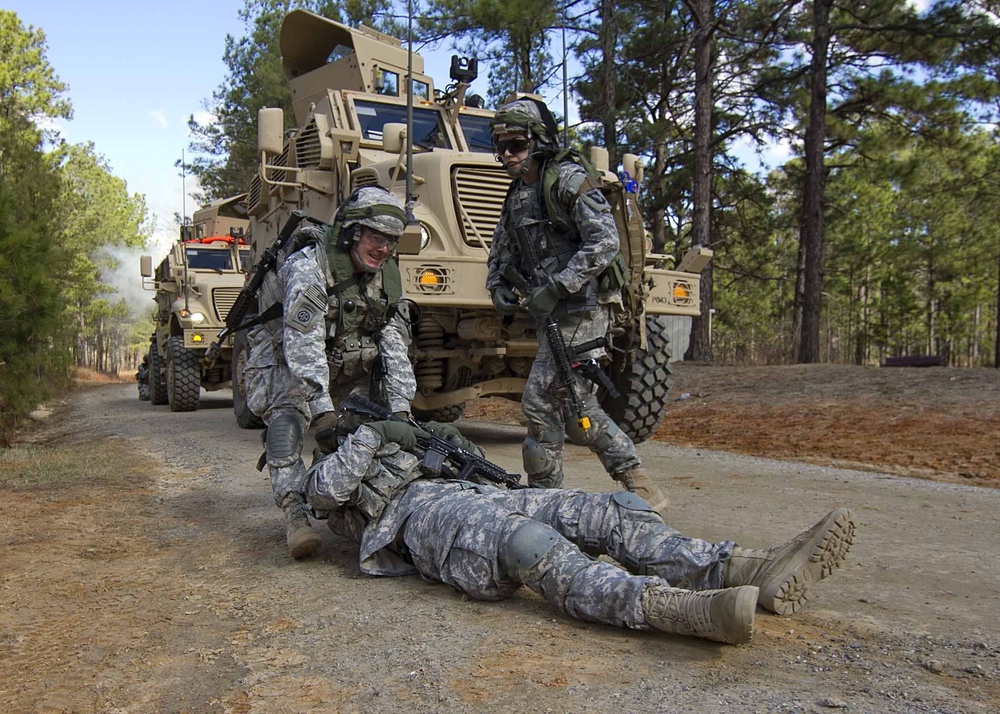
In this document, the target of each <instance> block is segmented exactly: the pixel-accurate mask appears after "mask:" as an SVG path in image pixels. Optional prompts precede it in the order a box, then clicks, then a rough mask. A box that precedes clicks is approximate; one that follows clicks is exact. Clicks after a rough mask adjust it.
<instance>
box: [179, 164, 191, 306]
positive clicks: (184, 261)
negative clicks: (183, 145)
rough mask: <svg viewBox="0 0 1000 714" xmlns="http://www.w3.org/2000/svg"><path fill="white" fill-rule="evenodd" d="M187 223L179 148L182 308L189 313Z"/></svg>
mask: <svg viewBox="0 0 1000 714" xmlns="http://www.w3.org/2000/svg"><path fill="white" fill-rule="evenodd" d="M185 225H187V167H186V166H185V165H184V149H181V229H180V236H179V237H180V241H181V263H182V264H183V265H184V310H185V311H186V312H187V313H188V314H189V315H190V314H191V305H190V304H189V303H188V258H187V249H186V248H185V247H184V226H185Z"/></svg>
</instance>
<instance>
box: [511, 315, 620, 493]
mask: <svg viewBox="0 0 1000 714" xmlns="http://www.w3.org/2000/svg"><path fill="white" fill-rule="evenodd" d="M609 321H610V308H609V307H608V306H607V305H598V306H597V309H596V310H595V311H594V312H592V313H589V314H576V315H570V316H568V317H565V318H563V319H561V320H560V321H559V328H560V331H561V332H562V334H563V338H564V339H565V341H566V344H567V345H574V344H581V343H583V342H586V341H587V340H591V339H594V338H595V337H603V336H604V335H606V334H607V331H608V324H609ZM595 354H600V352H599V351H598V352H596V353H595ZM573 379H574V381H575V389H576V394H577V395H578V396H579V398H580V399H581V401H582V402H583V406H584V409H583V413H584V415H585V416H587V417H589V418H590V423H591V426H590V430H589V431H588V433H587V439H586V445H587V447H588V448H589V449H590V450H591V451H593V452H594V453H595V454H597V457H598V458H599V459H600V460H601V463H602V464H603V465H604V468H605V470H606V471H607V472H608V473H609V474H610V475H611V476H612V478H614V477H616V476H618V475H619V474H621V473H622V472H623V471H626V470H628V469H630V468H632V467H634V466H638V465H639V463H640V462H639V456H638V455H637V454H636V450H635V444H633V443H632V440H631V439H630V438H629V437H628V436H627V435H626V434H625V433H624V432H623V431H620V430H619V429H618V426H617V425H616V424H615V423H614V421H613V420H612V419H611V417H609V416H608V415H607V414H606V413H605V412H604V410H603V409H601V407H600V405H599V404H598V403H597V398H596V397H595V396H594V395H595V392H596V391H597V388H596V385H594V383H593V382H591V381H590V380H588V379H586V378H584V377H582V376H580V375H579V373H578V372H576V371H574V372H573ZM558 382H559V378H558V372H557V371H556V366H555V363H554V361H553V358H552V351H551V350H550V349H549V344H548V341H547V340H546V339H545V338H544V337H542V336H540V337H539V343H538V355H537V356H536V357H535V363H534V365H533V366H532V368H531V374H529V375H528V383H527V384H526V385H525V388H524V395H523V396H522V397H521V408H522V410H523V411H524V416H525V418H526V419H527V420H528V438H527V439H526V440H525V448H524V451H525V455H524V469H525V471H526V472H527V474H528V483H529V484H530V485H532V486H541V487H543V488H561V487H562V482H563V442H564V441H565V438H566V416H565V414H564V413H563V409H564V406H565V403H566V395H565V393H564V392H563V391H562V390H560V389H559V388H558V387H557V384H558ZM570 417H571V418H576V417H575V415H570Z"/></svg>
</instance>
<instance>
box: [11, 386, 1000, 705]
mask: <svg viewBox="0 0 1000 714" xmlns="http://www.w3.org/2000/svg"><path fill="white" fill-rule="evenodd" d="M135 394H136V392H135V387H134V385H109V386H104V387H100V388H95V389H89V390H85V391H83V392H81V393H80V394H78V395H76V396H75V397H73V398H72V400H71V402H70V404H69V405H68V407H67V409H66V410H65V411H59V412H57V414H56V415H55V416H54V417H52V418H51V419H50V420H49V423H48V425H47V426H46V427H45V428H44V429H43V430H41V431H40V432H38V433H36V434H34V435H33V436H32V440H33V441H34V442H35V444H36V446H34V447H32V446H31V444H25V445H22V446H21V447H19V449H15V450H13V452H12V453H11V454H8V455H7V456H6V457H5V458H6V460H5V461H3V462H2V465H3V469H4V471H5V474H6V478H7V480H6V481H5V482H4V483H5V484H7V487H6V488H5V491H6V493H5V499H4V502H3V505H2V506H0V515H2V522H3V524H4V527H3V529H2V533H3V539H4V541H3V545H4V548H3V549H2V550H0V701H4V702H6V704H5V706H4V710H5V711H12V712H21V711H24V712H49V711H74V712H89V711H102V712H106V711H110V712H148V711H164V712H180V711H189V712H199V711H213V712H215V711H219V712H222V711H225V712H285V711H287V712H306V711H317V712H318V711H325V712H330V711H344V712H355V711H356V712H383V711H384V712H397V711H399V710H401V709H405V710H409V711H411V712H440V711H446V710H447V711H458V712H568V711H572V712H597V711H602V712H603V711H622V712H667V711H669V712H822V711H828V710H831V709H843V710H845V711H854V712H977V713H978V712H984V713H985V712H995V711H997V710H998V708H1000V625H998V624H997V612H998V610H997V602H998V596H1000V560H998V556H997V543H1000V520H998V519H997V518H996V515H995V514H996V513H997V511H998V508H1000V492H997V491H995V490H992V489H986V488H979V487H975V486H968V485H961V484H951V483H938V482H933V481H927V480H920V479H912V478H905V477H899V476H895V475H888V474H883V473H877V472H876V473H873V472H863V471H854V470H844V469H838V468H832V467H828V466H822V465H815V464H803V463H797V462H791V461H771V460H768V459H763V458H758V457H753V456H747V455H738V454H730V453H724V452H720V451H707V450H699V449H691V448H679V447H673V446H669V445H667V444H663V443H648V444H645V445H643V446H642V447H641V453H642V455H643V458H644V461H645V463H646V465H647V468H648V469H649V470H650V471H651V472H652V473H653V474H654V477H655V478H656V479H657V481H658V482H659V483H660V484H661V486H662V487H663V488H664V489H665V490H666V491H667V493H668V494H669V495H670V496H671V499H672V507H671V512H670V515H669V518H668V521H669V522H670V523H671V525H673V526H675V527H676V528H678V529H679V530H681V531H682V532H685V533H687V534H690V535H694V536H699V537H704V538H709V539H719V540H721V539H725V538H733V539H735V540H737V541H739V542H740V543H741V544H743V545H747V546H767V545H773V544H776V543H779V542H782V541H783V540H786V539H788V538H790V537H791V536H793V535H794V534H795V533H797V532H798V531H800V530H802V529H804V528H806V527H808V526H809V525H811V524H812V523H813V522H814V521H815V520H817V519H818V518H819V517H821V516H822V515H823V514H824V513H825V512H826V511H827V510H828V509H830V508H832V507H835V506H840V505H845V506H849V507H850V508H852V509H853V510H854V511H855V513H856V514H857V517H858V521H859V528H858V536H857V539H856V542H855V547H854V549H853V551H852V553H851V555H850V556H849V558H848V561H847V563H846V564H845V566H844V567H843V568H841V569H840V570H839V571H837V572H836V573H835V574H834V575H833V576H832V577H831V578H830V579H829V580H828V581H826V582H824V583H823V584H821V585H819V586H817V587H816V588H815V598H814V601H813V602H812V603H811V606H810V607H808V608H806V609H804V610H803V611H802V612H801V613H800V614H798V615H796V616H793V617H790V618H779V617H777V616H772V615H768V614H764V613H761V614H760V615H759V617H758V628H757V634H756V636H755V638H754V640H753V642H752V643H751V644H750V645H747V646H743V647H729V646H724V645H717V644H713V643H708V642H705V641H701V640H695V639H690V638H681V637H669V636H665V635H660V634H655V633H639V632H627V631H620V630H616V629H614V628H610V627H604V626H598V625H591V624H586V623H580V622H576V621H572V620H569V619H567V618H565V617H562V616H560V615H558V614H557V613H555V612H554V611H553V610H552V609H550V608H549V607H548V605H547V604H546V603H545V602H544V601H542V600H541V599H539V598H537V597H535V596H534V595H533V594H531V593H529V592H527V591H521V592H520V593H519V594H518V595H517V596H516V597H514V598H513V599H511V600H509V601H506V602H501V603H481V602H475V601H470V600H468V599H467V598H464V597H462V596H461V595H460V594H457V593H454V592H452V591H450V590H448V589H447V588H445V587H443V586H440V585H434V584H430V583H425V582H422V581H421V580H420V579H419V578H415V577H409V578H399V579H389V578H383V579H377V578H370V577H367V576H363V575H362V574H361V573H360V571H359V570H358V567H357V557H356V548H355V547H354V546H353V545H352V544H350V543H348V542H345V541H343V540H341V539H339V538H337V537H335V536H333V535H332V534H330V533H329V532H328V531H324V546H323V548H322V550H321V551H320V554H319V555H318V556H317V557H315V558H313V559H312V560H309V561H305V562H293V561H291V560H290V559H289V558H288V557H287V554H286V551H285V547H284V533H283V527H282V524H281V519H280V512H279V510H278V509H277V508H276V507H275V506H274V505H273V503H272V502H271V497H270V491H269V488H268V485H267V481H266V478H265V477H264V476H262V475H261V474H259V473H258V472H257V471H256V470H255V469H254V468H253V464H254V462H255V461H256V459H257V457H258V455H259V453H260V441H259V439H260V432H256V431H242V430H240V429H239V428H238V427H237V426H236V423H235V420H234V419H233V416H232V413H231V401H230V400H229V399H228V398H227V396H228V395H226V394H221V393H220V394H212V395H206V394H203V398H202V407H201V409H200V410H199V411H198V412H195V413H190V414H174V413H171V412H170V411H169V410H168V409H167V408H166V407H152V406H151V405H150V404H149V403H148V402H139V401H138V400H136V398H135ZM460 426H462V427H463V428H464V429H465V431H466V432H467V434H468V435H469V436H471V437H472V438H473V439H475V440H477V441H478V442H480V443H482V444H483V445H484V446H485V447H486V448H487V450H488V453H489V455H490V457H491V459H493V460H494V461H496V462H498V463H500V464H502V465H504V466H505V467H507V468H508V469H510V470H519V468H520V441H521V438H522V431H521V429H520V428H519V427H517V426H511V425H497V424H492V423H482V422H471V421H466V422H461V423H460ZM43 444H44V445H48V446H47V448H52V449H54V448H59V449H64V450H65V449H70V450H71V453H72V450H78V451H79V453H80V454H81V458H82V456H83V455H84V454H86V455H88V457H89V458H98V459H101V460H102V461H101V463H105V464H108V465H111V466H109V468H112V467H113V469H114V470H116V471H117V472H118V473H117V475H116V476H114V477H113V478H112V477H102V478H95V479H93V480H83V481H78V482H76V483H75V484H73V485H66V484H62V485H59V484H52V483H48V484H42V485H38V484H33V483H28V482H27V481H23V482H22V481H19V480H18V478H17V474H18V470H19V469H23V470H25V472H27V469H28V466H29V465H30V464H28V463H27V462H28V461H30V460H31V459H32V458H34V457H32V455H31V454H32V449H33V448H39V447H40V445H43ZM19 459H22V461H20V462H19V461H18V460H19ZM96 470H99V469H97V468H96V467H95V471H96ZM567 472H568V477H567V481H568V483H567V485H569V486H576V487H582V488H586V489H588V490H594V491H598V490H607V489H609V488H611V486H612V483H611V482H610V481H609V480H608V479H607V477H606V476H604V475H603V473H602V472H601V470H600V467H599V464H598V463H597V461H596V459H594V458H593V457H592V456H591V455H590V454H589V453H588V452H587V451H585V450H581V449H577V448H570V449H569V451H568V458H567ZM55 476H57V475H54V478H55ZM320 528H322V526H321V525H320Z"/></svg>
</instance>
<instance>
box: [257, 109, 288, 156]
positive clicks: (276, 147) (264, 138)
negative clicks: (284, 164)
mask: <svg viewBox="0 0 1000 714" xmlns="http://www.w3.org/2000/svg"><path fill="white" fill-rule="evenodd" d="M284 132H285V113H284V112H283V111H281V109H278V108H275V107H264V108H263V109H261V110H260V111H258V112H257V153H264V154H267V155H269V156H280V155H281V152H282V151H284V150H285V136H284Z"/></svg>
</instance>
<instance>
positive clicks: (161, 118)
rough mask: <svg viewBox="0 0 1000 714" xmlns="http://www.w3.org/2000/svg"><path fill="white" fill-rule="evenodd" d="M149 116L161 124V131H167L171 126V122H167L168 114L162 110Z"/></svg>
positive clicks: (157, 110)
mask: <svg viewBox="0 0 1000 714" xmlns="http://www.w3.org/2000/svg"><path fill="white" fill-rule="evenodd" d="M149 116H151V117H153V121H155V122H156V123H157V124H159V125H160V128H161V129H166V128H167V126H168V125H169V122H167V113H166V112H165V111H163V109H162V108H160V109H156V110H155V111H152V112H150V113H149Z"/></svg>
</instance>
